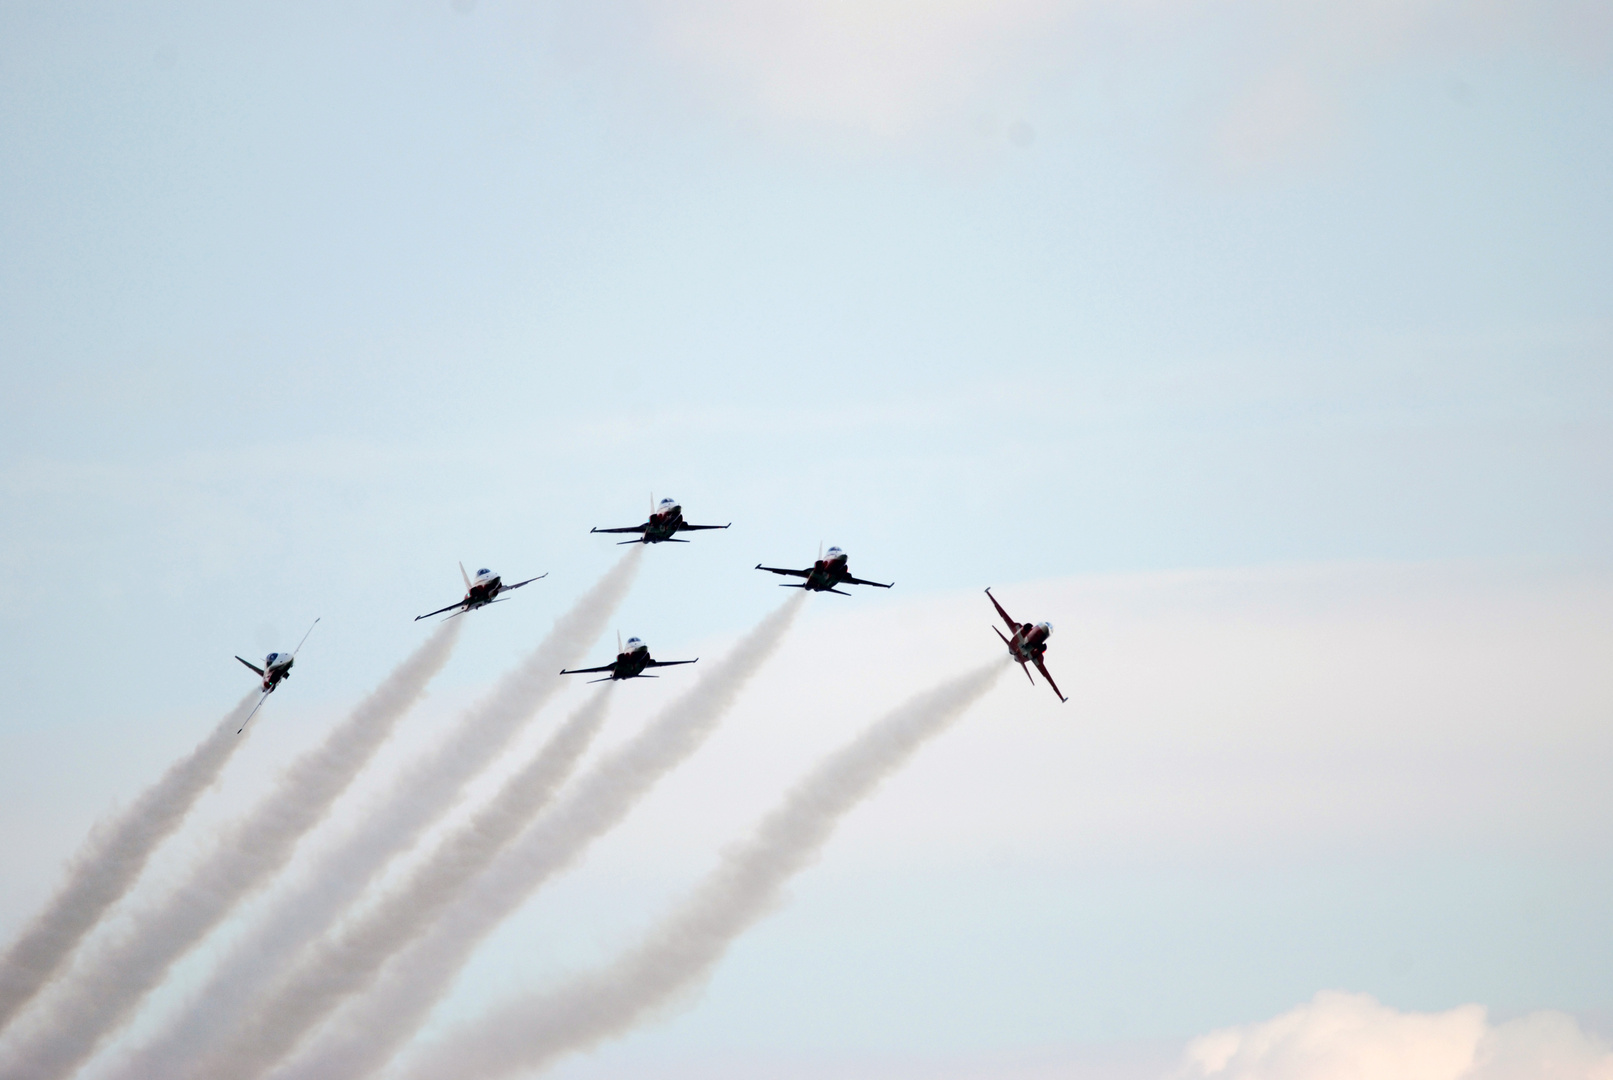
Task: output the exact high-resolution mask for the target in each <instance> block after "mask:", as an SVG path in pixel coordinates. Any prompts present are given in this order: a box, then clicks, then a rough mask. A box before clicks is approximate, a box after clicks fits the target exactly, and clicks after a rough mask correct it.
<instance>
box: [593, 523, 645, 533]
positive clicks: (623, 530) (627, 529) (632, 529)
mask: <svg viewBox="0 0 1613 1080" xmlns="http://www.w3.org/2000/svg"><path fill="white" fill-rule="evenodd" d="M649 527H650V523H649V522H648V521H646V522H645V523H644V524H642V525H627V526H624V527H622V528H620V529H589V530H588V531H589V532H591V533H596V532H614V533H629V532H636V533H641V532H643V531H644V530H645V529H648V528H649Z"/></svg>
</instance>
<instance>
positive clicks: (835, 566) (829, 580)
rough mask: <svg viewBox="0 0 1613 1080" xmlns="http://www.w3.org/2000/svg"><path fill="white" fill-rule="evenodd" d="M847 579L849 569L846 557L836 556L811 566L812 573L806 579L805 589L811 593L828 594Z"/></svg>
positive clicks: (849, 573) (820, 560)
mask: <svg viewBox="0 0 1613 1080" xmlns="http://www.w3.org/2000/svg"><path fill="white" fill-rule="evenodd" d="M849 577H851V568H850V567H849V566H848V565H847V558H846V556H844V555H836V556H834V557H833V558H831V559H819V560H818V561H817V562H815V563H813V564H812V572H811V573H809V574H808V575H807V577H806V587H807V588H808V589H809V590H811V591H812V592H828V591H829V590H830V589H832V588H834V587H835V586H836V585H839V584H840V583H841V582H843V581H845V580H846V579H847V578H849Z"/></svg>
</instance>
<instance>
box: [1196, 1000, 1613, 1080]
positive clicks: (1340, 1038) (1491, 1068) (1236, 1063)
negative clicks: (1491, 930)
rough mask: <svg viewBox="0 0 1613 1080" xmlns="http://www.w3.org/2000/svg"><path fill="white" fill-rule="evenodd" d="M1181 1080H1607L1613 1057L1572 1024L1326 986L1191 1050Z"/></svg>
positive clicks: (1556, 1017)
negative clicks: (1385, 1000) (1492, 1016)
mask: <svg viewBox="0 0 1613 1080" xmlns="http://www.w3.org/2000/svg"><path fill="white" fill-rule="evenodd" d="M1178 1077H1179V1078H1180V1080H1212V1078H1214V1080H1352V1078H1356V1077H1373V1078H1374V1080H1607V1078H1609V1077H1613V1053H1609V1052H1608V1048H1607V1047H1606V1046H1605V1045H1603V1044H1602V1043H1601V1042H1600V1041H1598V1040H1597V1039H1595V1038H1593V1037H1592V1036H1590V1035H1587V1034H1586V1033H1585V1032H1584V1031H1582V1030H1580V1027H1579V1025H1578V1024H1576V1023H1575V1022H1574V1021H1573V1019H1572V1018H1570V1017H1567V1016H1564V1015H1563V1014H1561V1013H1551V1012H1541V1013H1535V1014H1533V1015H1530V1016H1525V1017H1522V1018H1521V1019H1518V1020H1512V1021H1508V1022H1507V1023H1504V1024H1499V1025H1491V1024H1490V1023H1489V1022H1488V1020H1487V1018H1486V1016H1485V1011H1484V1008H1483V1007H1482V1006H1479V1005H1463V1006H1460V1007H1458V1008H1455V1009H1451V1010H1449V1011H1447V1012H1441V1013H1417V1012H1399V1011H1397V1010H1395V1009H1392V1008H1390V1007H1388V1006H1387V1005H1382V1004H1380V1003H1379V1002H1378V1001H1376V1000H1375V999H1374V998H1372V997H1371V996H1370V995H1367V994H1347V993H1341V992H1339V991H1333V990H1324V991H1322V992H1321V993H1319V994H1317V995H1316V997H1314V998H1312V999H1311V1000H1310V1001H1309V1002H1307V1003H1305V1004H1304V1005H1301V1006H1299V1007H1298V1008H1295V1009H1292V1010H1290V1011H1289V1012H1286V1013H1284V1014H1282V1015H1281V1016H1278V1017H1275V1018H1274V1019H1271V1020H1267V1021H1264V1022H1262V1023H1257V1024H1247V1025H1244V1026H1242V1027H1234V1028H1225V1029H1223V1030H1221V1031H1216V1032H1212V1033H1211V1034H1209V1035H1205V1036H1203V1037H1201V1038H1198V1039H1194V1040H1193V1041H1192V1042H1191V1043H1189V1044H1188V1047H1187V1051H1186V1053H1185V1054H1184V1060H1183V1065H1182V1069H1181V1071H1180V1072H1179V1073H1178Z"/></svg>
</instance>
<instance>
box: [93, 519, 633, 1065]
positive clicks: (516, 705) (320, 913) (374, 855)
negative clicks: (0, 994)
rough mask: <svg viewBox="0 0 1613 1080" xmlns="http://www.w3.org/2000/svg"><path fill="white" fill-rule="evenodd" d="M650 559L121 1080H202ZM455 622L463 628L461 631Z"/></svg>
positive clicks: (446, 803) (529, 708) (556, 641)
mask: <svg viewBox="0 0 1613 1080" xmlns="http://www.w3.org/2000/svg"><path fill="white" fill-rule="evenodd" d="M643 551H644V549H643V547H642V546H641V545H640V546H635V547H633V548H631V549H629V551H628V552H627V554H625V555H623V557H622V558H621V559H619V560H617V563H616V565H615V566H613V567H612V568H611V569H610V570H609V571H607V572H606V574H605V575H604V577H602V578H601V579H600V580H599V581H598V582H597V583H596V584H595V585H594V587H593V588H591V589H589V590H588V591H587V592H586V593H584V594H583V595H582V596H581V597H579V598H578V600H577V602H576V603H574V604H573V605H572V606H571V608H570V610H568V611H567V612H566V613H565V614H564V615H562V616H560V617H559V618H558V619H556V620H555V623H554V626H553V627H552V628H551V629H550V631H549V633H548V634H547V635H546V636H545V637H544V639H543V640H542V641H541V642H539V644H538V647H537V648H536V649H535V650H533V652H532V653H531V654H530V655H529V656H528V657H527V658H526V659H525V660H523V661H522V662H521V664H520V666H518V667H517V668H515V669H514V670H513V671H511V672H509V673H508V674H507V675H505V676H504V677H503V678H502V679H500V680H499V682H498V684H497V685H496V686H495V687H494V688H493V691H492V693H490V694H489V695H488V696H487V697H486V698H484V699H483V700H482V701H480V702H479V703H477V704H476V705H475V706H473V707H472V708H471V709H470V710H469V711H468V712H467V714H466V715H465V716H464V717H463V718H462V719H461V720H460V722H459V723H458V724H457V725H456V726H455V728H454V729H453V732H452V734H451V735H450V736H449V737H448V739H447V740H446V741H445V742H444V743H443V744H442V745H441V746H439V747H437V748H436V749H435V750H433V751H432V752H431V753H430V754H428V755H427V756H426V757H425V758H423V759H422V760H420V761H419V762H417V763H416V764H415V765H414V766H412V767H411V768H409V769H408V770H407V771H406V772H405V773H404V775H403V776H402V777H401V778H400V779H399V781H398V782H397V783H396V784H395V785H394V786H393V787H392V789H391V790H390V791H389V792H388V793H387V795H386V796H384V797H383V798H382V799H381V800H380V802H379V804H378V805H377V806H376V807H375V808H374V809H373V810H371V811H370V812H369V813H368V814H366V816H365V817H364V819H363V821H362V822H361V823H360V824H359V825H358V826H357V827H356V828H355V830H354V831H353V832H352V833H350V834H349V835H348V836H347V837H346V838H345V839H344V840H342V841H341V842H339V843H337V844H336V845H334V846H333V847H332V848H331V849H329V850H328V851H326V852H325V853H324V854H323V855H322V856H321V857H320V858H319V859H318V860H317V861H316V862H315V865H314V867H313V868H312V869H311V870H310V871H309V873H308V874H307V875H306V876H305V877H304V878H303V880H302V881H301V882H300V883H299V885H298V886H297V887H296V888H295V889H294V890H292V891H290V892H288V893H287V894H285V895H284V896H283V897H280V898H278V899H277V900H276V903H275V906H274V907H272V908H271V909H270V911H269V913H268V914H267V915H265V916H264V918H263V919H262V920H261V921H260V922H259V923H258V924H257V925H255V926H254V927H252V928H251V929H250V930H249V931H248V932H247V933H246V935H245V936H244V937H243V938H242V940H241V942H240V943H239V944H238V945H236V946H235V947H234V948H233V949H232V951H231V952H230V954H229V956H228V957H227V958H226V959H225V960H224V961H223V963H221V964H220V965H219V966H218V967H217V968H216V969H215V970H214V972H213V974H212V975H211V976H210V977H209V979H208V982H207V985H206V986H205V987H203V989H202V990H201V991H200V992H199V993H198V994H197V995H195V996H194V998H193V999H192V1001H191V1003H190V1005H189V1007H188V1008H187V1009H186V1010H185V1011H184V1012H182V1013H181V1014H180V1016H179V1018H178V1020H177V1021H176V1022H174V1023H173V1024H172V1025H171V1026H169V1027H168V1028H167V1029H166V1030H165V1031H163V1032H162V1033H161V1034H160V1035H158V1036H157V1037H156V1038H155V1039H153V1040H152V1041H151V1042H150V1043H148V1044H147V1045H145V1046H144V1047H142V1048H141V1049H140V1050H138V1051H137V1052H135V1053H134V1054H133V1055H131V1057H130V1058H129V1059H127V1060H126V1061H125V1062H123V1064H122V1066H121V1068H120V1069H119V1071H118V1072H117V1073H116V1076H117V1077H119V1078H120V1080H149V1078H150V1077H157V1076H160V1077H163V1078H165V1080H181V1078H184V1077H188V1076H201V1077H203V1080H213V1077H212V1076H209V1075H207V1074H204V1073H198V1072H194V1071H193V1068H192V1067H193V1066H194V1065H195V1064H196V1063H198V1062H200V1061H204V1060H211V1059H212V1054H213V1053H214V1052H215V1051H216V1049H217V1047H218V1045H219V1044H220V1042H221V1041H222V1040H224V1039H226V1038H228V1037H229V1036H230V1034H231V1033H232V1032H233V1031H234V1030H235V1027H236V1024H237V1022H238V1021H239V1020H240V1019H241V1018H242V1017H244V1016H248V1015H250V1014H251V1013H252V1011H253V1009H254V1008H255V1002H257V1001H258V1000H260V999H261V996H262V995H263V994H265V993H268V992H269V991H270V989H271V988H272V987H273V986H274V979H275V976H276V975H277V974H278V973H280V972H281V971H284V970H285V969H286V968H287V967H288V965H290V964H292V963H294V962H295V961H296V958H297V957H298V956H299V955H300V954H301V953H302V951H303V950H304V949H305V948H306V947H307V946H308V945H309V944H310V943H311V942H314V941H316V940H318V939H319V938H320V937H321V936H323V935H324V934H325V933H326V931H328V930H329V929H330V928H331V927H332V926H334V925H335V924H336V922H337V920H338V919H340V918H341V916H342V914H343V913H344V912H345V911H347V909H348V908H349V907H350V906H351V905H352V904H353V902H354V901H356V900H357V899H358V898H359V897H360V896H361V895H363V893H364V890H365V889H366V888H367V887H368V886H369V884H370V883H371V882H372V881H373V880H375V878H376V877H377V876H378V875H379V874H380V873H381V871H382V870H384V869H385V868H386V866H387V865H388V864H389V863H390V862H391V861H392V859H393V858H394V857H395V856H397V855H398V854H399V853H401V852H403V851H407V850H408V849H409V848H410V847H412V846H413V845H414V843H415V842H416V841H417V840H419V838H420V836H421V834H422V833H424V832H425V830H426V829H427V828H428V827H429V826H430V825H431V824H432V823H433V822H434V821H436V820H437V819H438V818H439V817H441V816H442V815H443V814H444V813H446V812H447V811H448V810H449V809H450V808H452V807H453V806H454V805H455V803H456V802H457V801H458V800H459V798H460V797H461V795H462V794H463V792H464V789H465V785H466V784H468V783H469V782H470V780H471V779H472V778H473V777H475V776H476V775H477V774H478V773H480V772H481V771H482V770H483V769H484V768H486V767H487V765H488V764H489V763H490V762H491V761H492V760H493V759H494V758H495V757H497V756H498V754H499V753H500V752H501V751H502V750H503V749H504V748H505V747H506V746H508V745H509V742H510V740H511V739H512V738H514V737H515V735H516V733H517V732H518V731H520V730H521V728H522V726H523V725H524V724H526V722H527V721H528V720H530V719H531V718H532V716H533V715H534V714H535V713H536V712H537V711H538V709H540V708H541V707H542V706H543V704H544V703H545V702H546V701H548V699H549V697H550V696H551V695H553V694H554V692H555V690H556V689H558V688H559V687H560V685H561V684H562V679H561V676H560V675H559V674H558V672H559V671H560V669H561V668H563V667H569V666H570V665H572V664H574V663H577V662H578V661H580V660H581V659H582V656H583V654H584V653H585V652H586V650H587V649H588V648H589V647H590V646H591V645H593V643H594V642H595V641H596V640H598V638H599V635H600V634H602V633H603V632H604V631H605V628H606V625H607V624H608V623H609V621H610V618H611V616H612V615H613V614H614V613H615V611H616V608H617V606H618V605H620V603H621V602H622V599H623V597H625V596H626V595H627V591H628V589H629V588H630V587H631V586H632V584H633V579H634V578H635V577H636V576H637V574H638V569H639V565H640V562H641V561H642V556H643ZM452 621H453V622H456V623H457V622H459V621H461V620H459V619H454V620H452Z"/></svg>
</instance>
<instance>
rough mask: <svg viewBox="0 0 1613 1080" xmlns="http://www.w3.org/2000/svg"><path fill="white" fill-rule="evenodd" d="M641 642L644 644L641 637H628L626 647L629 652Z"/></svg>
mask: <svg viewBox="0 0 1613 1080" xmlns="http://www.w3.org/2000/svg"><path fill="white" fill-rule="evenodd" d="M642 644H644V641H643V639H641V638H636V637H630V638H628V639H627V648H628V651H630V652H631V651H632V650H633V649H636V648H638V647H639V646H640V645H642Z"/></svg>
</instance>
